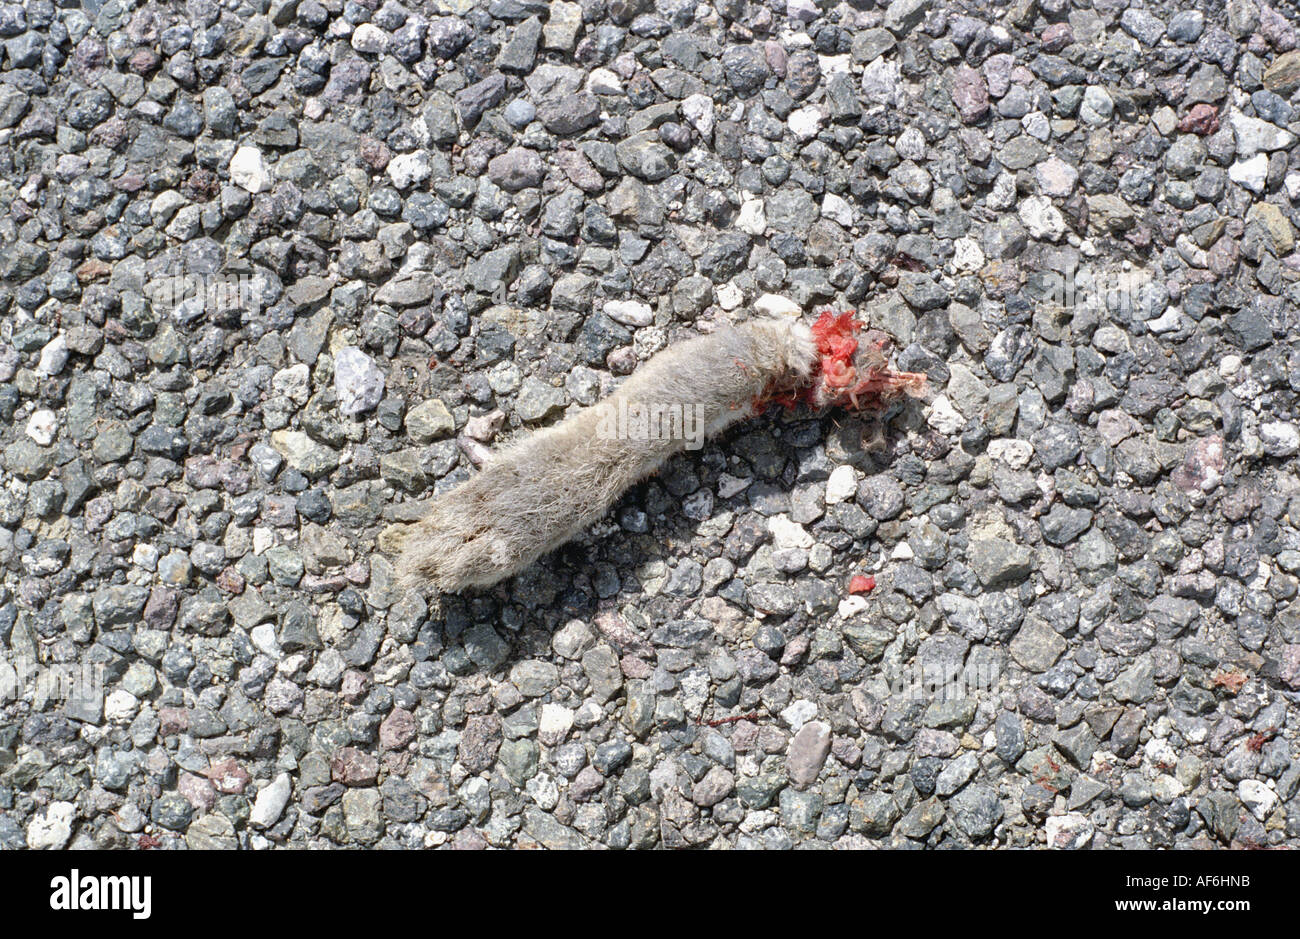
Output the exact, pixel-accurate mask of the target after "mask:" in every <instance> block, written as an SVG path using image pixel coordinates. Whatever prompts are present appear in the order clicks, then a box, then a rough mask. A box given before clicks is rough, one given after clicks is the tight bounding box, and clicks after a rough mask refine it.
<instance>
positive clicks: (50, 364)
mask: <svg viewBox="0 0 1300 939" xmlns="http://www.w3.org/2000/svg"><path fill="white" fill-rule="evenodd" d="M67 364H68V337H67V336H66V335H64V334H63V333H59V334H58V335H57V336H55V337H54V338H53V339H51V340H50V341H49V342H47V343H46V344H45V347H44V348H42V349H41V358H40V362H39V363H38V364H37V366H36V371H38V372H40V373H41V374H42V375H57V374H59V372H61V371H63V368H64V366H65V365H67Z"/></svg>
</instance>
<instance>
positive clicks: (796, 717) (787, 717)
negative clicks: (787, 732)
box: [781, 698, 817, 733]
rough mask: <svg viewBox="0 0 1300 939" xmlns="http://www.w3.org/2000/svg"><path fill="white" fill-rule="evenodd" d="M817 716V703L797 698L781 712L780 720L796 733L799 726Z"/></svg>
mask: <svg viewBox="0 0 1300 939" xmlns="http://www.w3.org/2000/svg"><path fill="white" fill-rule="evenodd" d="M816 716H817V705H816V704H814V703H813V702H812V701H807V700H805V699H802V698H801V699H799V700H798V701H795V702H794V703H793V704H791V705H790V706H789V707H787V708H786V709H785V710H784V711H782V712H781V720H783V721H785V723H786V726H788V727H789V728H790V729H791V730H793V731H795V732H796V733H798V731H799V728H800V727H802V726H803V725H804V724H806V723H808V722H809V721H810V720H812V719H813V718H814V717H816Z"/></svg>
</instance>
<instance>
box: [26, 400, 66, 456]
mask: <svg viewBox="0 0 1300 939" xmlns="http://www.w3.org/2000/svg"><path fill="white" fill-rule="evenodd" d="M58 427H59V419H58V417H57V416H56V415H55V414H54V412H53V411H51V410H49V409H48V408H41V409H40V410H39V411H33V412H32V416H31V417H29V418H28V419H27V436H28V437H31V438H32V439H33V440H35V441H36V442H37V443H39V444H40V445H41V446H42V447H48V446H49V445H50V444H51V443H53V441H54V434H55V432H56V431H57V430H58Z"/></svg>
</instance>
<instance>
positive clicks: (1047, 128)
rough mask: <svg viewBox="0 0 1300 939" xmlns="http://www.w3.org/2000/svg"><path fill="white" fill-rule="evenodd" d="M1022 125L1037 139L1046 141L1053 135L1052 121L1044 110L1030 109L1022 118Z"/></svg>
mask: <svg viewBox="0 0 1300 939" xmlns="http://www.w3.org/2000/svg"><path fill="white" fill-rule="evenodd" d="M1020 126H1021V127H1023V128H1024V129H1025V133H1026V134H1028V135H1029V136H1030V137H1033V138H1034V139H1035V140H1042V141H1046V140H1047V138H1049V137H1051V136H1052V122H1051V121H1049V120H1048V119H1047V115H1046V114H1044V113H1043V112H1042V111H1030V112H1029V113H1028V114H1026V115H1025V116H1024V117H1022V118H1021V119H1020Z"/></svg>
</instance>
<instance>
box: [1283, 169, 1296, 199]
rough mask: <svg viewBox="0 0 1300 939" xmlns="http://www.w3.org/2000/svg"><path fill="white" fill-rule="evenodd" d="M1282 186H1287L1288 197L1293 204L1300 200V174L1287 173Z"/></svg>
mask: <svg viewBox="0 0 1300 939" xmlns="http://www.w3.org/2000/svg"><path fill="white" fill-rule="evenodd" d="M1282 184H1283V185H1284V186H1286V194H1287V197H1288V198H1289V199H1290V200H1291V201H1292V202H1295V201H1297V200H1300V173H1287V174H1286V178H1285V179H1284V180H1282Z"/></svg>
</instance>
